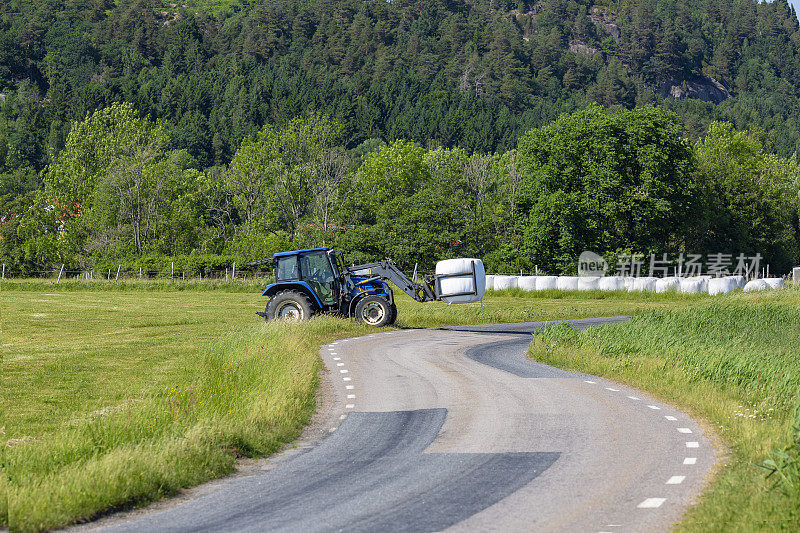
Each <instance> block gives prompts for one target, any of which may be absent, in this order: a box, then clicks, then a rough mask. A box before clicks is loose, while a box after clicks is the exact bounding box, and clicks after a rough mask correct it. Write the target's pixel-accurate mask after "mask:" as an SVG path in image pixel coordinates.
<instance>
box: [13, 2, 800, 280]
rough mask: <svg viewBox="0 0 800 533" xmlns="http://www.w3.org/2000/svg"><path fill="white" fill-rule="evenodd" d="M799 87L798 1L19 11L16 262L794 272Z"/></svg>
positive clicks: (74, 6) (28, 267) (199, 5)
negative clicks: (461, 262) (631, 256)
mask: <svg viewBox="0 0 800 533" xmlns="http://www.w3.org/2000/svg"><path fill="white" fill-rule="evenodd" d="M123 103H124V105H123ZM798 104H800V25H798V19H797V15H796V13H795V11H794V9H793V8H792V7H791V6H790V5H789V4H788V3H787V2H786V0H776V1H774V2H771V3H759V2H756V1H754V0H701V1H688V0H623V1H618V2H608V3H605V4H599V3H595V2H591V1H575V0H545V1H538V2H524V1H508V0H490V1H484V0H474V1H471V2H467V1H458V0H450V1H446V0H439V1H436V0H434V1H422V0H393V1H390V2H386V1H384V0H373V1H370V0H368V1H361V0H360V1H355V0H318V1H317V0H305V1H301V0H272V1H256V0H252V1H246V0H242V1H238V2H237V1H233V0H232V1H217V2H210V1H205V2H202V1H201V2H197V1H195V2H186V3H183V2H179V1H178V2H177V3H175V2H171V1H166V2H165V1H161V0H158V1H156V0H136V1H113V0H41V1H37V2H28V1H25V0H8V1H6V2H3V3H2V5H0V255H2V257H3V261H4V262H5V263H8V264H9V265H11V266H12V267H13V269H16V270H18V271H33V270H36V269H42V268H46V267H48V266H49V265H52V264H57V263H62V262H67V263H70V264H73V265H84V264H93V263H96V262H98V261H106V260H111V259H110V258H114V260H121V259H122V258H127V259H128V260H129V261H131V264H133V262H135V261H140V262H141V261H144V260H145V258H149V259H147V260H149V261H151V262H152V263H159V261H161V263H159V264H163V258H164V257H167V256H187V257H188V256H190V255H193V256H199V255H202V256H204V257H207V258H208V262H209V264H211V263H213V262H214V261H217V259H214V258H213V257H212V256H216V257H217V258H218V260H219V261H223V260H227V259H228V258H230V257H237V258H242V259H253V258H256V257H260V256H261V255H264V254H266V253H270V252H272V251H274V250H275V249H278V248H281V247H288V246H294V245H301V244H302V245H314V244H322V243H323V242H324V243H326V244H331V243H335V244H336V245H337V246H340V247H342V248H343V249H345V250H347V251H350V252H351V253H352V254H353V255H354V256H355V258H358V259H360V258H365V259H366V258H380V257H392V258H394V259H395V260H397V261H398V262H400V263H401V264H413V263H414V262H420V263H422V264H423V265H430V264H431V261H433V260H435V259H437V258H440V257H447V256H453V255H468V254H471V255H480V256H482V257H486V258H487V263H488V264H489V266H490V267H491V268H494V269H507V270H511V269H519V268H525V269H527V268H531V267H532V266H533V265H540V266H541V267H542V268H545V269H549V270H551V271H556V270H569V269H571V268H574V261H575V259H576V258H577V254H578V253H580V251H581V248H582V247H586V248H593V249H596V250H598V251H603V252H616V251H623V250H627V251H637V252H642V253H656V252H658V253H661V252H675V251H683V250H690V249H691V251H696V252H698V253H710V252H713V251H724V252H727V253H736V252H748V253H755V252H759V253H762V254H767V257H768V260H769V261H771V262H772V264H773V265H774V266H775V267H776V268H778V267H780V268H787V267H788V266H789V265H791V264H793V263H796V262H797V261H798V259H799V258H798V231H797V226H798V221H797V177H798V173H797V171H796V161H795V159H794V157H795V154H796V153H797V151H798V147H800V124H799V123H798V117H800V105H798ZM603 110H605V111H603ZM570 132H572V133H570ZM556 142H558V143H560V144H558V145H555V144H553V143H556ZM659 158H663V159H659ZM564 168H567V169H570V171H569V173H568V174H565V171H564ZM626 210H627V211H626ZM634 210H637V211H636V214H635V215H631V213H633V212H634ZM626 212H627V213H628V214H627V215H624V214H625V213H626ZM623 215H624V216H623ZM689 220H691V222H692V224H691V225H690V224H688V222H687V221H689ZM581 221H583V222H581ZM159 258H161V259H159ZM201 263H202V262H197V261H195V263H193V264H195V265H199V266H195V267H194V268H196V269H199V270H202V269H204V268H210V267H208V266H207V265H206V266H203V265H202V264H201Z"/></svg>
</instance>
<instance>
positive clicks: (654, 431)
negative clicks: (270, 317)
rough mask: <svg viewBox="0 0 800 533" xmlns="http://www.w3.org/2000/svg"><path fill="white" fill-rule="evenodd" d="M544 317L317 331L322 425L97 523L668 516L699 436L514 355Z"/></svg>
mask: <svg viewBox="0 0 800 533" xmlns="http://www.w3.org/2000/svg"><path fill="white" fill-rule="evenodd" d="M620 320H624V318H605V319H592V320H575V321H572V324H573V326H574V327H576V328H585V327H589V326H592V325H595V324H600V323H606V322H613V321H620ZM544 325H546V323H541V322H540V323H526V324H507V325H492V326H473V327H455V328H438V329H430V330H410V331H392V332H382V333H376V334H372V335H368V336H366V337H361V338H357V339H348V340H343V341H339V342H336V343H332V344H331V345H327V346H324V347H323V348H322V351H321V353H322V356H323V359H324V361H325V364H326V365H327V367H328V368H329V370H330V373H329V374H328V377H329V378H330V379H329V384H328V385H329V387H328V388H329V392H331V393H332V395H333V399H332V401H331V402H327V405H326V406H325V407H324V409H325V411H324V413H323V415H322V416H321V417H320V418H321V420H318V424H322V425H321V426H319V427H321V428H323V429H324V430H325V433H327V434H329V435H330V436H328V437H327V438H324V439H320V442H316V443H312V444H310V445H306V446H304V447H301V448H299V449H297V450H295V451H294V452H290V453H285V454H283V455H281V456H279V457H277V458H275V459H274V460H272V461H271V462H272V463H273V465H274V466H272V467H271V468H270V469H269V470H267V471H263V472H258V473H257V474H254V475H250V476H246V477H234V478H230V479H228V480H223V481H222V482H217V483H216V484H214V485H213V489H210V490H206V491H205V494H203V495H201V496H199V497H196V498H193V499H191V500H189V501H186V502H184V503H180V504H179V505H176V506H173V507H171V508H168V509H166V510H162V511H158V512H150V513H146V514H141V513H140V514H138V515H135V516H134V517H132V518H131V519H129V520H125V521H120V520H119V519H116V520H114V521H113V523H111V525H108V526H104V527H103V530H108V531H117V532H120V531H143V530H145V531H147V530H151V531H153V530H155V531H218V530H226V531H303V532H305V531H440V530H443V529H448V528H451V529H452V530H454V531H614V532H617V531H658V530H667V529H669V528H670V526H671V525H672V524H674V523H675V522H677V521H678V520H679V519H680V516H681V513H682V512H683V511H684V510H685V509H686V508H687V507H688V505H689V504H690V503H691V501H692V499H693V498H694V497H695V496H696V495H697V494H699V492H700V490H701V488H702V486H703V478H704V477H705V476H706V474H708V473H709V471H710V469H711V468H712V466H713V464H714V461H715V453H714V450H713V448H712V446H711V443H710V441H709V440H708V439H707V438H706V437H704V436H703V432H702V430H701V428H700V427H699V426H698V425H697V424H696V423H695V422H693V421H692V420H691V419H690V418H688V417H687V416H686V415H684V414H682V413H681V412H679V411H677V410H675V409H674V408H672V407H670V406H668V405H664V404H662V403H659V402H656V401H655V400H653V399H652V398H649V397H648V396H646V395H644V394H642V393H641V392H639V391H635V390H633V389H630V388H627V387H624V386H621V385H618V384H614V383H612V382H609V381H606V380H603V379H601V378H597V377H593V376H588V375H584V374H577V373H573V372H566V371H563V370H559V369H556V368H553V367H550V366H547V365H543V364H538V363H533V362H531V361H529V360H527V359H526V357H525V355H524V354H525V351H526V349H527V347H528V345H529V343H530V336H531V334H532V332H534V331H535V330H537V329H539V328H541V327H543V326H544ZM97 525H100V524H97Z"/></svg>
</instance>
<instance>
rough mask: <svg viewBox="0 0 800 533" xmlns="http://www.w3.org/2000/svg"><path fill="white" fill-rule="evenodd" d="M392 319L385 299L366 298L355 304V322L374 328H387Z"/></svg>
mask: <svg viewBox="0 0 800 533" xmlns="http://www.w3.org/2000/svg"><path fill="white" fill-rule="evenodd" d="M392 319H393V313H392V307H391V304H389V302H388V301H386V299H385V298H382V297H380V296H366V297H364V298H363V299H362V300H360V301H359V302H358V304H356V320H358V321H359V322H361V323H362V324H364V325H367V326H374V327H376V328H379V327H382V326H388V325H389V324H391V323H392V322H391V321H392Z"/></svg>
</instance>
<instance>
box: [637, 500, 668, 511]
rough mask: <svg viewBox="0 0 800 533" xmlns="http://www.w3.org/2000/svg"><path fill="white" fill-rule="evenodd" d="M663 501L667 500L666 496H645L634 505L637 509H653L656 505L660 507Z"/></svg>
mask: <svg viewBox="0 0 800 533" xmlns="http://www.w3.org/2000/svg"><path fill="white" fill-rule="evenodd" d="M665 501H667V499H666V498H647V499H646V500H645V501H643V502H642V503H640V504H639V505H637V506H636V507H638V508H639V509H655V508H656V507H661V504H662V503H664V502H665Z"/></svg>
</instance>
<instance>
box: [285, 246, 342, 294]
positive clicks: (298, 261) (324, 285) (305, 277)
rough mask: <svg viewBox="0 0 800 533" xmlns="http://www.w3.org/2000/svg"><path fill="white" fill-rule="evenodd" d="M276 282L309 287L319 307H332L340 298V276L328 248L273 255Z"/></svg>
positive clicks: (333, 256) (333, 257)
mask: <svg viewBox="0 0 800 533" xmlns="http://www.w3.org/2000/svg"><path fill="white" fill-rule="evenodd" d="M274 258H275V282H276V283H299V284H302V285H306V286H308V287H309V288H310V289H311V291H312V293H313V294H315V295H316V297H317V299H318V300H319V302H318V303H319V304H320V305H321V306H329V305H334V304H335V303H336V302H337V300H338V297H339V293H340V291H341V288H340V286H339V281H338V280H339V273H338V272H337V268H336V258H335V254H334V252H333V250H332V249H330V248H315V249H310V250H298V251H294V252H283V253H279V254H275V256H274Z"/></svg>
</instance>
